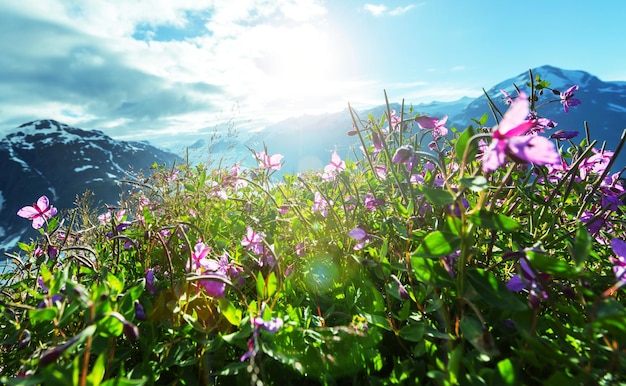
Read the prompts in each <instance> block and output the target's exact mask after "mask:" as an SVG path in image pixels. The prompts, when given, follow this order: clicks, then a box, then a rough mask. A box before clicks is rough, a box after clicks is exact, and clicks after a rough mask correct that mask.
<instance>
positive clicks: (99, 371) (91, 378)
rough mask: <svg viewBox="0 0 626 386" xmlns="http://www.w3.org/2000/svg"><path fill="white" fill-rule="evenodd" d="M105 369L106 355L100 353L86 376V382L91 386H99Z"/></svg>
mask: <svg viewBox="0 0 626 386" xmlns="http://www.w3.org/2000/svg"><path fill="white" fill-rule="evenodd" d="M77 358H78V357H77ZM105 369H106V355H105V353H102V354H100V355H98V359H96V362H95V363H94V364H93V367H92V368H91V372H90V373H89V375H88V376H87V381H88V382H89V384H90V385H93V386H98V385H100V383H101V382H102V379H103V378H104V371H105Z"/></svg>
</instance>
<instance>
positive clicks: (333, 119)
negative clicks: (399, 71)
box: [216, 65, 626, 173]
mask: <svg viewBox="0 0 626 386" xmlns="http://www.w3.org/2000/svg"><path fill="white" fill-rule="evenodd" d="M532 73H533V76H536V75H539V76H540V77H541V79H544V80H546V81H548V82H550V86H549V87H550V88H551V89H554V90H557V91H565V90H567V89H568V88H569V87H570V86H573V85H578V86H579V90H578V91H576V93H575V98H577V99H580V100H581V102H582V103H581V105H579V106H576V107H572V108H571V109H570V111H569V113H568V114H566V113H565V112H564V111H563V106H562V105H561V103H559V95H554V94H552V92H551V91H550V90H545V91H544V94H546V95H543V96H542V99H541V100H540V103H541V101H547V100H552V102H550V103H548V104H546V105H544V106H541V107H539V108H538V113H539V114H540V116H542V117H545V118H549V119H551V120H553V121H555V122H557V124H558V125H557V127H556V129H555V130H559V129H562V130H568V131H578V132H579V133H580V134H579V135H578V137H576V138H574V141H575V142H576V143H578V142H580V140H582V139H583V138H584V135H585V129H584V127H585V126H584V125H585V122H587V124H588V127H589V132H590V137H591V139H592V140H598V145H597V147H598V148H600V147H601V146H602V142H603V141H606V143H607V147H606V148H607V149H609V150H614V149H615V146H616V145H617V143H618V141H619V138H620V136H621V133H622V131H623V130H624V129H625V128H626V82H624V81H616V82H605V81H602V80H600V79H598V78H597V77H595V76H593V75H591V74H589V73H587V72H585V71H579V70H565V69H560V68H557V67H553V66H547V65H546V66H541V67H537V68H534V69H532ZM528 82H529V73H528V72H524V73H521V74H519V75H517V76H515V77H512V78H509V79H506V80H504V81H502V82H500V83H498V84H496V85H495V86H493V87H491V88H489V89H488V91H486V92H487V94H488V95H489V96H490V98H491V99H492V100H493V101H494V102H495V103H496V105H497V107H498V109H499V110H500V111H501V112H503V113H504V112H505V111H506V109H507V106H506V105H505V104H504V101H503V98H502V94H501V92H500V90H505V91H507V92H508V93H509V94H510V95H513V96H515V95H517V92H516V91H515V86H517V87H518V88H519V89H520V90H525V91H526V92H527V94H529V93H530V90H529V87H528V86H527V85H526V83H528ZM404 105H405V111H407V110H408V108H409V107H411V108H412V111H413V114H416V113H419V114H427V115H430V116H436V117H442V116H444V115H448V116H449V119H448V125H447V126H448V127H452V126H454V127H456V128H457V129H458V130H459V131H461V130H463V129H465V128H466V127H467V126H469V125H470V124H472V119H478V118H480V117H481V116H482V115H483V114H484V113H490V111H491V110H490V108H489V104H488V101H487V97H486V96H485V95H482V96H480V97H478V98H469V97H465V98H462V99H460V100H458V101H453V102H432V103H422V104H411V103H409V102H405V104H404ZM390 107H391V109H395V110H400V104H398V103H392V104H390ZM386 109H387V108H386V106H384V105H381V106H377V107H374V108H371V109H368V110H363V111H359V112H358V115H359V117H360V118H361V119H365V120H367V116H368V114H372V115H373V116H374V117H376V119H379V118H380V117H381V116H382V114H383V113H384V112H385V111H386ZM495 124H496V123H495V119H494V118H493V117H492V116H491V114H489V121H488V122H487V126H494V125H495ZM351 129H352V119H351V116H350V112H349V111H348V109H345V110H343V111H341V112H337V113H331V114H320V115H305V116H301V117H295V118H290V119H287V120H285V121H282V122H278V123H276V124H274V125H271V126H268V127H266V128H265V129H264V130H262V131H261V132H259V133H257V134H256V135H255V136H253V137H252V139H251V140H250V141H248V142H247V143H246V144H247V145H248V146H251V147H253V148H254V149H261V148H262V147H263V144H265V145H267V147H268V152H269V153H270V154H274V153H281V154H283V155H284V156H285V158H284V166H283V168H282V170H281V172H284V173H296V172H301V171H305V170H310V169H313V170H321V169H322V168H323V167H324V165H327V164H328V161H329V160H330V155H331V153H332V151H333V150H337V151H338V153H339V154H340V156H341V157H342V158H343V157H346V156H351V157H352V158H354V157H353V155H352V153H353V151H354V150H355V149H356V151H358V148H359V146H360V144H359V142H358V137H350V136H348V135H347V133H348V131H350V130H351ZM546 134H548V135H549V133H546ZM216 154H217V153H216ZM229 154H231V155H232V154H233V153H232V152H230V153H229ZM238 155H239V156H240V157H241V159H244V160H246V163H248V164H250V165H253V164H254V159H253V158H252V156H251V155H250V153H249V152H247V151H244V152H243V153H240V154H238ZM624 166H626V149H624V151H623V152H622V153H621V154H620V155H619V157H618V158H617V161H616V164H615V166H614V168H613V170H615V171H618V170H621V168H622V167H624Z"/></svg>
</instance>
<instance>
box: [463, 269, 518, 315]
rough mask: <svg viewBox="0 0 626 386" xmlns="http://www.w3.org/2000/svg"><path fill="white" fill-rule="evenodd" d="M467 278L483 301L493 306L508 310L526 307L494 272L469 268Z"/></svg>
mask: <svg viewBox="0 0 626 386" xmlns="http://www.w3.org/2000/svg"><path fill="white" fill-rule="evenodd" d="M466 273H467V279H468V281H469V282H470V284H471V285H472V287H474V290H475V291H476V293H477V294H478V296H480V297H481V298H482V299H483V300H484V301H486V302H487V303H488V304H489V305H491V306H493V307H497V308H499V309H501V310H508V311H523V310H526V309H527V308H528V307H527V305H526V304H525V303H523V302H522V301H521V300H520V299H519V297H518V296H517V295H515V294H514V293H512V292H511V291H509V289H508V288H506V286H505V285H504V283H503V282H501V281H500V280H499V279H498V278H497V277H496V276H495V275H494V274H492V273H491V272H488V271H484V270H482V269H480V270H479V269H471V270H468V271H467V272H466Z"/></svg>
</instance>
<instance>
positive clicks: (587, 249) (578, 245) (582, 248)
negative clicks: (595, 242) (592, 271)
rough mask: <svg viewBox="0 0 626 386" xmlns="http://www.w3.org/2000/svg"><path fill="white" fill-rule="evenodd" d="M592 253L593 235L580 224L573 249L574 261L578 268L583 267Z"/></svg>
mask: <svg viewBox="0 0 626 386" xmlns="http://www.w3.org/2000/svg"><path fill="white" fill-rule="evenodd" d="M590 253H591V234H589V231H588V230H587V227H586V226H585V225H584V224H578V231H576V240H574V245H573V248H572V255H573V256H574V261H575V262H576V265H577V266H578V267H580V266H582V265H583V264H584V263H585V262H586V261H587V259H589V254H590Z"/></svg>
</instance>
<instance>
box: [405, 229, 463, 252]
mask: <svg viewBox="0 0 626 386" xmlns="http://www.w3.org/2000/svg"><path fill="white" fill-rule="evenodd" d="M460 246H461V238H460V237H459V236H457V235H454V234H451V233H444V232H441V231H434V232H431V233H429V234H428V235H426V237H424V240H422V243H421V244H420V246H419V247H418V248H417V251H415V253H413V256H420V257H433V258H434V257H442V256H446V255H449V254H450V253H452V252H456V251H457V250H458V249H459V248H460Z"/></svg>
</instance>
